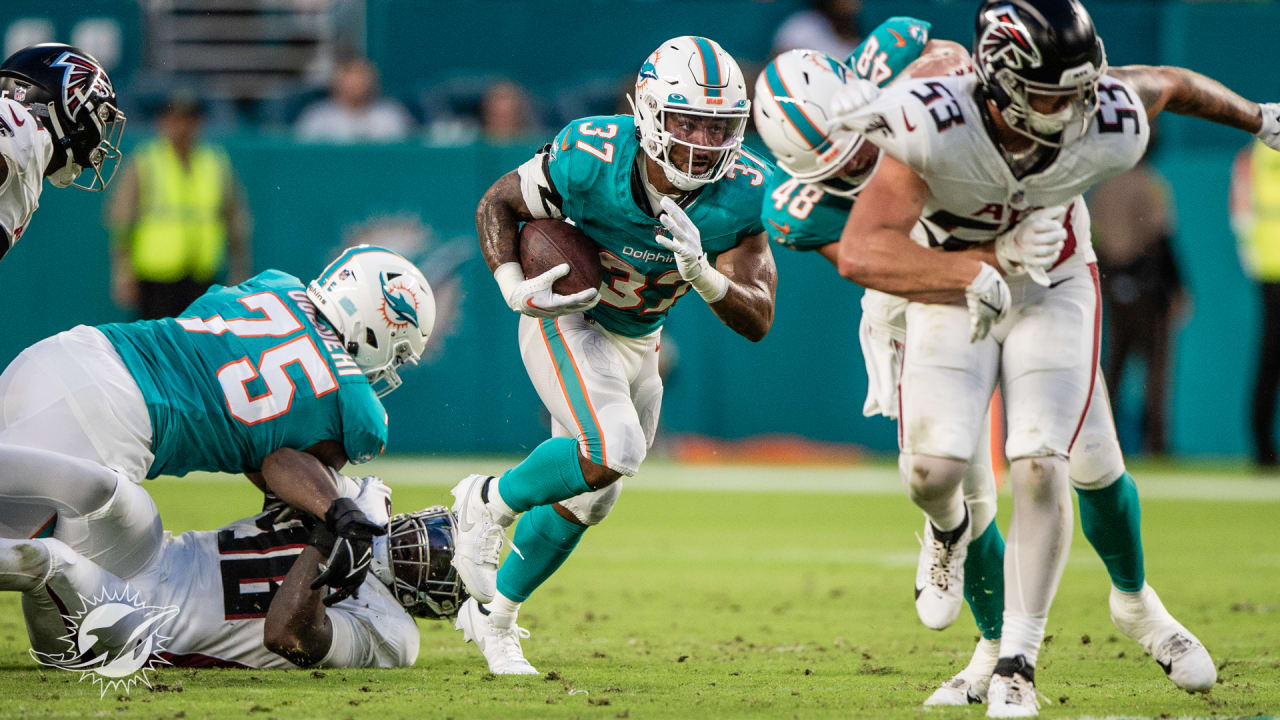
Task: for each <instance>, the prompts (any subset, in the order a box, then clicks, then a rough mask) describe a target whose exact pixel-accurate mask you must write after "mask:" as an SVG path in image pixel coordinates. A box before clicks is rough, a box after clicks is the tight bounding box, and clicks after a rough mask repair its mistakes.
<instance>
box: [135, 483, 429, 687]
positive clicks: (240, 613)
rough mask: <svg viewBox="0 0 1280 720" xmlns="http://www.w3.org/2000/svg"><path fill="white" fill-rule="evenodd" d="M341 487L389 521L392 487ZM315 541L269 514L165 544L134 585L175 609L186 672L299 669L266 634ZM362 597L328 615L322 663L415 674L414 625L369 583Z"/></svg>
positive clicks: (179, 660)
mask: <svg viewBox="0 0 1280 720" xmlns="http://www.w3.org/2000/svg"><path fill="white" fill-rule="evenodd" d="M338 481H339V484H340V488H341V490H342V494H343V495H345V496H347V497H355V499H356V503H357V505H359V507H360V509H361V510H362V511H363V512H364V513H365V515H366V516H367V517H368V518H369V519H370V520H372V521H373V522H375V523H379V524H385V523H386V522H387V520H388V516H389V514H390V495H391V490H390V488H388V487H387V486H386V485H385V484H383V483H382V482H381V481H379V480H377V479H376V478H366V479H363V480H351V479H348V478H344V477H341V476H339V477H338ZM343 485H345V486H346V487H342V486H343ZM309 536H310V533H309V532H308V531H307V530H306V528H304V527H303V526H302V523H301V522H298V521H296V520H294V521H288V522H284V523H280V524H278V525H273V524H272V523H271V516H270V515H269V514H266V513H262V514H258V515H255V516H253V517H250V518H245V519H244V520H239V521H237V522H234V523H231V524H230V525H227V526H226V527H223V528H220V529H218V530H205V531H193V532H186V533H183V534H181V535H179V536H177V537H166V538H165V540H166V542H165V544H164V547H163V549H162V550H161V552H160V556H159V558H158V559H157V561H156V562H155V563H154V564H153V565H152V566H151V567H150V568H148V569H146V570H144V571H143V572H142V573H140V574H139V575H136V576H134V577H133V578H131V579H130V580H129V585H130V586H131V587H132V588H133V589H134V590H137V591H138V592H139V594H140V596H141V597H142V598H145V599H146V601H147V603H148V604H149V605H154V606H161V607H164V606H169V605H173V606H177V608H178V612H177V615H176V616H175V617H174V619H173V620H171V621H170V622H169V623H167V624H166V625H164V626H163V627H162V632H163V633H164V634H165V635H166V636H172V639H171V640H169V641H167V642H166V643H165V646H166V649H167V651H168V652H167V653H166V654H165V655H164V657H165V658H166V659H168V660H169V661H170V662H172V663H173V664H175V665H179V666H231V667H235V666H242V667H252V668H272V667H283V668H290V667H295V666H294V665H293V664H292V663H290V662H288V661H287V660H285V659H284V658H282V657H280V656H279V655H276V654H275V653H273V652H271V651H270V650H268V649H267V648H266V647H265V646H264V645H263V644H262V637H263V634H262V633H263V625H264V618H266V615H267V608H268V606H269V605H270V604H271V599H272V598H273V597H274V596H275V593H276V591H277V590H278V589H279V587H280V583H281V582H282V581H283V580H284V576H285V574H286V573H287V572H288V571H289V568H290V567H291V566H292V565H293V562H294V560H295V559H296V558H297V556H298V554H299V553H301V552H302V550H303V548H305V547H306V543H307V539H308V537H309ZM359 595H360V597H359V598H358V599H353V598H347V599H346V600H343V601H342V602H340V603H338V604H337V605H335V606H334V607H331V608H327V609H326V611H325V612H326V614H327V615H328V617H329V622H330V623H331V624H332V626H333V644H332V645H331V646H330V647H329V652H328V654H327V655H326V656H325V658H324V659H323V660H322V661H321V662H320V663H319V664H320V665H321V666H326V667H405V666H409V665H412V664H413V663H414V661H415V660H416V659H417V657H418V626H417V624H416V623H415V622H414V620H413V618H412V617H411V616H410V615H409V614H408V613H407V612H405V611H404V609H403V608H402V607H401V606H400V604H399V603H398V602H396V599H395V597H394V596H392V594H391V592H390V591H389V590H388V589H387V588H386V586H385V585H383V584H382V583H381V582H379V581H378V580H377V579H376V578H374V576H373V575H372V574H370V575H369V576H368V579H367V580H365V583H364V585H362V586H361V587H360V593H359Z"/></svg>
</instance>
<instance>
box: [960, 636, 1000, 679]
mask: <svg viewBox="0 0 1280 720" xmlns="http://www.w3.org/2000/svg"><path fill="white" fill-rule="evenodd" d="M999 660H1000V641H999V640H998V639H997V640H988V639H986V638H982V639H980V640H978V647H976V648H974V649H973V657H971V658H969V664H968V665H966V666H965V668H964V670H961V671H960V673H961V674H962V675H968V676H970V677H973V678H981V677H986V676H988V675H990V674H991V673H992V672H995V669H996V662H997V661H999Z"/></svg>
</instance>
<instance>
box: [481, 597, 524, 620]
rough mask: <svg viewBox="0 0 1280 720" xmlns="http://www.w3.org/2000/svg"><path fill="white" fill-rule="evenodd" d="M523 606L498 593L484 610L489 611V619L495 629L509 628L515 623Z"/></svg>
mask: <svg viewBox="0 0 1280 720" xmlns="http://www.w3.org/2000/svg"><path fill="white" fill-rule="evenodd" d="M521 604H522V603H518V602H516V601H515V600H512V599H511V598H508V597H507V596H506V595H503V594H502V593H497V594H495V595H494V596H493V602H491V603H488V604H487V605H485V606H484V609H485V610H488V611H489V619H490V620H491V621H492V622H493V624H494V626H495V627H501V628H508V627H511V625H512V624H513V623H515V621H516V615H518V614H519V613H520V605H521Z"/></svg>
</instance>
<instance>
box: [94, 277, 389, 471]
mask: <svg viewBox="0 0 1280 720" xmlns="http://www.w3.org/2000/svg"><path fill="white" fill-rule="evenodd" d="M99 330H101V331H102V333H103V334H104V335H106V336H107V339H108V340H110V341H111V344H112V345H114V346H115V348H116V351H117V352H119V353H120V357H121V358H122V359H123V360H124V364H125V367H127V368H128V369H129V372H130V373H131V374H132V375H133V378H134V380H135V381H136V382H137V383H138V388H139V389H140V390H141V391H142V397H143V399H144V400H145V401H146V404H147V414H148V415H149V416H150V418H151V451H152V453H154V454H155V461H154V462H153V463H152V465H151V468H150V470H149V471H148V472H147V477H148V478H153V477H156V476H157V475H185V474H186V473H188V472H190V471H192V470H207V471H214V472H230V473H242V472H251V471H256V470H260V469H261V468H262V461H263V459H264V458H265V457H266V456H267V455H269V454H271V453H272V452H274V451H276V450H279V449H281V448H293V449H297V450H304V449H306V448H308V447H311V446H312V445H315V444H316V443H319V442H322V441H325V440H336V441H339V442H341V443H342V445H343V448H344V449H345V450H346V454H347V458H348V459H349V460H351V461H352V462H357V463H359V462H364V461H367V460H372V459H373V458H374V457H376V456H377V455H378V454H379V453H381V452H382V449H383V447H384V445H385V444H386V439H387V413H386V410H385V409H383V407H382V402H381V401H380V400H378V397H377V395H376V394H375V393H374V391H373V388H372V387H370V385H369V382H368V380H366V379H365V377H364V373H363V372H362V371H361V370H360V368H359V367H357V366H356V364H355V361H353V360H352V359H351V356H350V355H348V354H347V353H346V352H344V351H343V348H342V343H341V342H340V341H339V340H338V337H337V335H336V334H335V333H334V332H333V330H332V329H331V328H330V327H329V326H328V325H327V324H326V323H324V321H322V320H320V319H318V318H317V316H316V310H315V307H314V306H313V305H312V304H311V302H310V301H309V300H307V296H306V288H305V286H304V285H303V284H302V282H301V281H300V280H298V278H296V277H293V276H292V275H288V274H286V273H283V272H280V271H278V270H268V271H266V272H264V273H261V274H259V275H256V276H254V277H252V278H250V279H249V280H246V281H245V282H243V283H241V284H240V285H237V286H235V287H222V286H220V285H215V286H213V288H211V289H210V290H209V292H207V293H205V294H204V295H203V296H201V297H200V298H199V299H197V300H196V301H195V302H194V303H192V304H191V306H190V307H188V308H187V309H186V310H185V311H184V312H183V313H182V317H179V318H165V319H163V320H149V321H142V322H135V323H117V324H112V325H103V326H100V327H99Z"/></svg>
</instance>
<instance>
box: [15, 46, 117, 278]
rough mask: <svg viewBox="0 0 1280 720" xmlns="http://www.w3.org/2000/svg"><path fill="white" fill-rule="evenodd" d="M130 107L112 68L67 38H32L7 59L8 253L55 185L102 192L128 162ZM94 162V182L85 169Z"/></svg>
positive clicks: (90, 168) (91, 168) (88, 168)
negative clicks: (119, 101)
mask: <svg viewBox="0 0 1280 720" xmlns="http://www.w3.org/2000/svg"><path fill="white" fill-rule="evenodd" d="M124 124H125V117H124V113H122V112H120V109H119V108H117V107H116V92H115V90H114V89H113V88H112V86H111V79H110V78H108V77H107V72H106V70H103V69H102V65H101V64H100V63H99V62H98V61H97V60H95V59H93V56H92V55H89V54H88V53H86V52H85V51H83V50H80V49H79V48H75V47H72V46H70V45H63V44H61V43H44V44H41V45H32V46H31V47H29V48H24V49H22V50H19V51H18V52H16V53H14V54H13V55H10V56H9V58H8V59H7V60H5V61H4V64H2V65H0V258H2V257H4V255H5V253H7V252H8V251H9V249H10V248H11V247H13V246H14V245H15V244H16V243H17V242H18V239H19V238H21V237H22V233H23V231H25V230H26V229H27V225H28V224H29V223H30V222H31V216H32V214H34V213H35V211H36V207H37V206H38V205H39V204H40V192H41V191H42V190H43V189H44V178H46V177H47V178H49V182H51V183H53V184H54V186H55V187H60V188H63V187H67V186H69V185H74V186H75V187H78V188H80V189H82V190H88V191H89V192H99V191H101V190H102V189H103V188H105V187H106V186H107V183H109V182H111V178H112V177H113V176H114V175H115V172H116V169H117V168H118V167H119V166H120V158H121V157H122V155H121V152H120V137H121V135H123V133H124ZM85 170H90V171H91V172H92V173H93V176H92V177H91V178H90V179H89V181H88V182H87V183H78V182H76V179H77V178H79V177H80V174H81V173H82V172H83V171H85Z"/></svg>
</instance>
